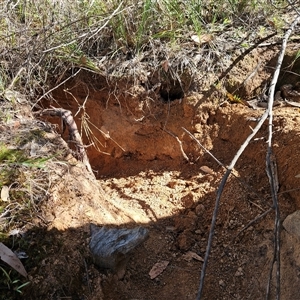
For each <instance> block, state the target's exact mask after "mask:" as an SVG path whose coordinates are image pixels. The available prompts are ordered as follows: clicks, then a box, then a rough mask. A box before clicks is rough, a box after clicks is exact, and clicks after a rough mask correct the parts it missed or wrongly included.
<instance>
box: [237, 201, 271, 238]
mask: <svg viewBox="0 0 300 300" xmlns="http://www.w3.org/2000/svg"><path fill="white" fill-rule="evenodd" d="M273 209H274V207H270V208H269V209H267V210H266V211H265V212H263V213H262V214H260V215H259V216H257V217H256V218H255V219H253V220H252V221H250V222H249V223H248V224H247V225H246V226H245V227H244V228H243V229H242V230H240V231H239V232H238V234H237V235H236V236H235V238H237V237H238V236H239V235H240V234H241V233H242V232H244V231H245V230H246V229H247V228H249V227H250V226H251V225H252V224H254V223H255V222H257V221H258V220H260V219H262V218H263V217H264V216H266V215H267V214H268V213H269V212H270V211H272V210H273Z"/></svg>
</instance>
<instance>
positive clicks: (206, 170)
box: [200, 166, 214, 175]
mask: <svg viewBox="0 0 300 300" xmlns="http://www.w3.org/2000/svg"><path fill="white" fill-rule="evenodd" d="M200 170H201V171H203V172H204V173H207V174H210V175H213V174H214V171H213V170H212V169H211V168H209V167H208V166H202V167H200Z"/></svg>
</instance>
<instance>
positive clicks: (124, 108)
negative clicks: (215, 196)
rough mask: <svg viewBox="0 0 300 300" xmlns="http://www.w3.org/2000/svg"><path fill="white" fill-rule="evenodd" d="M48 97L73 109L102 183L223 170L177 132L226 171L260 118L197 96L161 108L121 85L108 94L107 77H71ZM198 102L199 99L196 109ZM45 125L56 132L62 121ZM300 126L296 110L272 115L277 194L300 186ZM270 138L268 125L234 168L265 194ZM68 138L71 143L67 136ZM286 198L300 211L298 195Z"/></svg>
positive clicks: (239, 107)
mask: <svg viewBox="0 0 300 300" xmlns="http://www.w3.org/2000/svg"><path fill="white" fill-rule="evenodd" d="M53 97H54V99H55V101H54V102H52V103H48V102H44V103H43V105H44V106H47V105H50V104H51V105H54V106H59V107H63V108H65V109H69V110H71V111H72V113H73V115H74V116H75V121H76V123H77V126H78V129H79V131H80V132H81V133H82V136H83V142H84V144H85V145H88V147H87V148H86V149H87V153H88V157H89V160H90V163H91V165H92V168H93V170H94V171H95V174H96V176H98V177H99V178H100V177H102V176H104V177H107V176H112V177H119V176H126V175H134V174H138V173H139V172H140V171H142V170H148V169H152V170H155V169H156V170H162V169H170V170H172V169H173V170H174V169H176V170H180V168H182V166H183V165H185V166H187V165H188V164H193V165H198V166H199V170H200V168H201V167H202V166H208V167H209V168H211V169H213V170H214V171H217V172H223V170H224V169H223V167H221V166H220V165H219V164H218V163H217V162H216V161H215V159H213V158H212V157H211V156H210V155H209V154H208V153H206V152H205V151H204V150H203V149H202V148H201V147H199V145H198V144H197V143H196V142H195V141H194V140H192V139H191V137H190V136H189V135H188V134H187V133H186V132H185V131H184V130H183V129H182V128H183V127H184V128H186V129H187V130H188V131H190V132H191V133H192V134H193V135H194V136H195V137H196V138H197V139H198V140H199V141H200V142H201V144H202V145H203V146H204V147H205V148H206V149H207V150H209V151H211V153H212V154H213V155H214V156H215V157H216V158H217V159H219V160H220V161H221V162H222V163H223V164H224V165H229V164H230V162H231V160H232V159H233V157H234V155H235V153H236V152H237V151H238V149H239V148H240V146H241V145H242V143H243V142H244V141H245V139H246V138H247V137H248V135H249V134H250V133H251V132H252V128H254V127H255V126H256V124H257V121H256V120H257V118H259V117H260V116H261V115H262V113H263V111H262V110H253V109H251V108H248V107H246V106H243V105H241V104H229V103H227V102H225V103H224V104H223V105H219V104H213V103H215V101H212V102H209V101H203V99H202V100H201V97H202V96H201V95H200V94H193V95H190V96H185V97H183V98H182V99H178V100H174V101H170V102H166V101H163V99H159V98H158V97H154V96H153V97H152V95H151V94H149V93H148V92H147V91H146V89H145V88H143V87H142V86H131V87H130V86H128V85H126V84H120V83H119V84H118V85H114V86H113V88H112V87H111V86H109V85H108V84H107V82H106V80H105V79H104V78H102V79H101V78H100V79H98V80H93V81H92V80H87V79H85V80H83V79H82V78H79V79H78V78H75V79H72V80H70V81H69V82H68V84H67V85H64V86H62V87H61V88H58V89H56V90H55V92H54V95H53ZM199 101H202V104H201V105H200V106H199V105H197V104H199ZM195 107H197V108H196V109H195ZM49 120H50V121H51V122H53V123H56V125H57V128H58V129H57V130H58V131H60V130H61V128H60V127H61V125H60V124H61V121H60V120H59V119H53V118H51V119H49ZM299 122H300V117H299V116H298V109H297V108H292V107H283V108H276V109H275V111H274V134H273V150H274V153H275V155H276V160H277V168H278V177H279V188H280V190H279V191H280V192H284V191H286V190H292V189H297V188H298V186H299V183H300V179H299V178H298V177H297V175H298V174H300V168H299V167H298V166H299V165H300V161H299V160H300V150H299V147H298V145H299V142H300V134H299V131H300V127H299ZM267 136H268V124H267V123H265V124H264V125H263V126H262V128H261V130H260V131H259V133H258V134H257V136H256V137H255V139H254V140H252V141H251V143H250V145H249V146H248V147H247V148H246V150H245V152H244V153H243V155H242V156H241V158H240V159H239V161H238V163H237V166H236V168H237V171H238V173H239V176H241V177H243V179H244V180H245V181H246V182H247V184H248V185H249V186H251V187H253V188H254V189H257V190H259V189H260V190H263V191H265V192H266V193H267V192H268V191H269V183H268V178H267V175H266V172H265V164H266V163H265V160H266V139H267ZM65 139H66V140H67V139H68V137H67V135H66V134H65ZM70 146H71V147H72V143H70ZM199 172H201V171H199ZM286 196H287V197H290V201H291V203H292V204H293V205H295V206H296V207H297V208H299V207H300V197H299V196H298V192H297V191H291V192H288V193H286ZM293 205H292V206H293Z"/></svg>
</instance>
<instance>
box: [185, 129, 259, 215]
mask: <svg viewBox="0 0 300 300" xmlns="http://www.w3.org/2000/svg"><path fill="white" fill-rule="evenodd" d="M181 128H182V129H183V130H184V131H185V132H186V133H187V134H188V135H189V136H190V137H191V138H192V139H193V140H194V141H195V142H196V143H197V144H198V145H199V146H200V147H201V148H202V149H203V150H204V151H205V152H206V153H207V154H209V155H210V156H211V157H212V158H213V159H214V160H215V161H216V162H217V163H218V164H219V165H220V166H222V167H223V168H224V169H225V170H228V168H227V166H225V165H224V164H223V163H222V162H221V161H219V160H218V159H217V158H216V157H215V156H214V155H213V154H212V153H211V152H210V151H209V150H207V149H206V148H205V147H204V146H203V145H202V144H201V143H200V142H199V141H198V140H197V139H196V138H195V137H194V136H193V135H192V134H191V133H190V132H189V131H188V130H187V129H185V128H184V127H181ZM232 175H233V176H234V177H235V179H237V180H238V182H239V183H240V184H241V185H242V186H243V187H244V188H246V189H247V190H248V191H249V192H251V193H254V194H255V195H256V196H257V198H258V199H260V200H263V198H262V197H261V196H260V195H259V194H258V193H256V192H255V191H254V190H253V188H252V187H251V186H250V185H249V184H248V183H247V182H245V181H244V180H242V179H241V178H240V177H238V176H236V175H235V174H234V173H232ZM248 201H249V202H250V203H252V204H253V205H254V206H256V207H257V208H258V209H260V210H261V211H264V209H263V208H262V207H261V206H259V205H258V204H256V203H255V202H252V201H250V200H248Z"/></svg>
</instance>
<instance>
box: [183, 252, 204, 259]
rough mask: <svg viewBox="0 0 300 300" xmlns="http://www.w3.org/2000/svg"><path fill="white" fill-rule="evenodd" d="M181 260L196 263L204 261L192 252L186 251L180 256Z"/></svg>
mask: <svg viewBox="0 0 300 300" xmlns="http://www.w3.org/2000/svg"><path fill="white" fill-rule="evenodd" d="M182 258H183V259H184V260H186V261H191V260H192V259H195V260H198V261H202V262H203V261H204V259H203V258H202V257H201V256H199V255H198V254H197V253H195V252H193V251H188V252H187V253H186V254H184V255H182Z"/></svg>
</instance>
